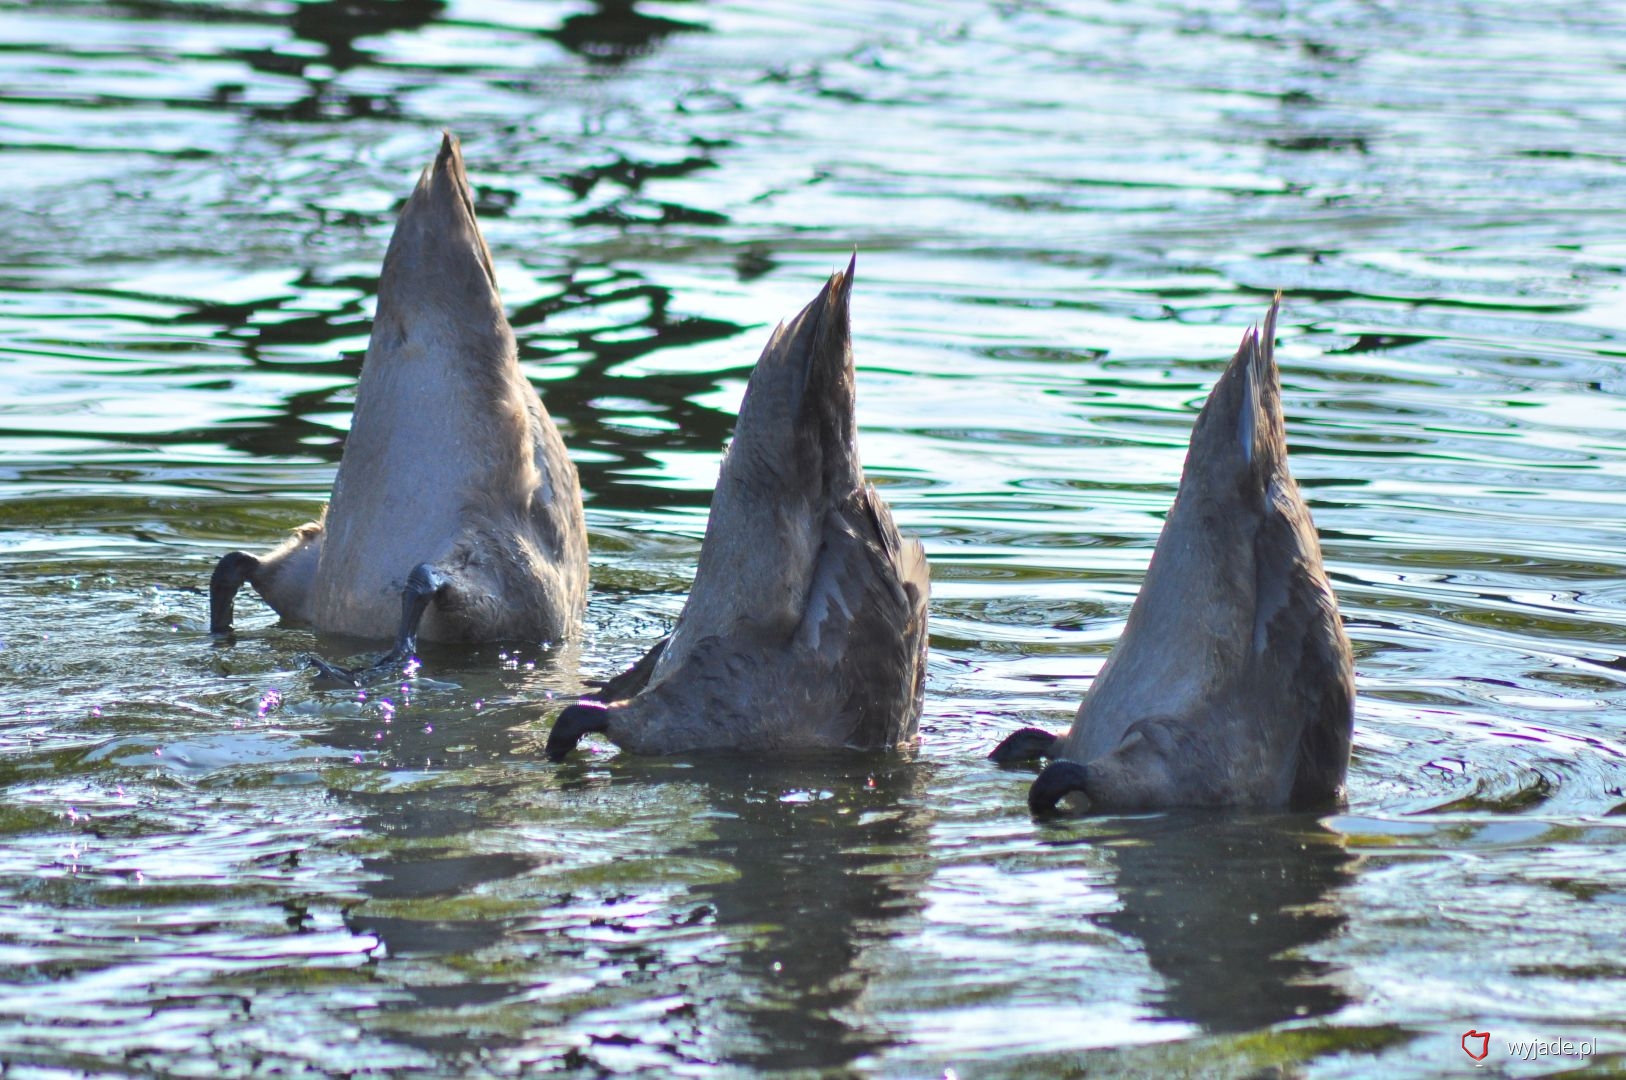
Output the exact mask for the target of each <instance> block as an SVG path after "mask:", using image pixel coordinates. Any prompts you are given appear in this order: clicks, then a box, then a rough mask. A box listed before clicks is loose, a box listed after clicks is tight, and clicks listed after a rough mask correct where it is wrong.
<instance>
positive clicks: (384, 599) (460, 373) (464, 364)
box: [211, 135, 587, 652]
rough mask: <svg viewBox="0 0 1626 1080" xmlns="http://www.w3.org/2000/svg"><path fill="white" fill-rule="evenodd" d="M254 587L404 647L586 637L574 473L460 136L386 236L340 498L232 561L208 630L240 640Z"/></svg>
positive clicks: (582, 543)
mask: <svg viewBox="0 0 1626 1080" xmlns="http://www.w3.org/2000/svg"><path fill="white" fill-rule="evenodd" d="M234 579H235V581H234ZM244 581H246V582H247V583H249V584H252V585H253V586H254V587H255V589H256V591H258V592H259V593H260V594H261V596H262V597H264V599H265V600H266V602H267V603H269V604H270V605H271V607H272V608H273V609H275V610H276V611H277V612H278V614H280V615H282V616H283V617H284V618H285V619H287V620H288V621H290V622H297V623H304V624H309V625H311V626H314V627H316V628H317V629H319V630H324V631H329V632H334V633H342V634H348V635H352V636H356V637H370V638H384V637H389V636H391V635H395V636H396V638H397V651H398V652H400V651H402V646H405V645H411V644H415V640H416V638H417V637H420V636H421V637H422V638H424V639H428V640H435V641H451V642H475V641H492V640H510V639H513V640H518V639H546V640H553V641H557V640H559V639H561V638H563V637H565V636H567V635H569V634H570V633H572V632H573V631H574V630H575V628H576V627H577V625H578V624H579V621H580V617H581V611H582V608H583V606H584V604H585V601H586V590H587V534H586V526H585V523H584V520H583V514H582V501H581V490H580V486H579V483H578V480H577V476H576V469H575V466H574V465H573V464H572V463H571V461H570V459H569V458H568V456H567V455H566V452H565V447H564V442H563V440H562V439H561V438H560V436H559V433H558V430H557V429H556V428H555V427H554V425H553V422H552V420H551V418H550V417H549V416H548V413H547V410H546V408H545V407H544V406H543V405H542V402H541V399H540V398H539V397H538V396H537V394H536V391H535V389H534V388H533V387H532V386H531V385H530V383H529V381H528V380H527V379H526V378H525V376H524V374H523V372H522V371H521V370H520V367H519V362H518V353H517V348H516V345H515V341H514V334H513V330H512V328H511V327H510V326H509V324H508V320H507V318H506V316H505V315H504V314H503V309H502V300H501V297H500V295H499V293H498V291H497V284H496V274H495V271H494V269H493V267H492V262H491V254H490V251H489V250H488V249H487V247H486V244H485V240H484V239H483V237H482V236H481V235H480V230H479V226H478V224H477V223H476V221H475V217H474V202H473V196H472V193H471V192H470V189H469V185H468V178H467V176H466V174H465V172H464V168H463V160H462V155H461V152H460V150H459V147H458V145H457V142H456V140H455V139H453V138H452V137H451V136H450V135H447V136H446V137H445V139H444V140H443V142H442V145H441V149H440V153H439V155H438V156H437V157H436V159H435V162H434V164H433V165H431V166H430V167H429V168H428V169H426V170H425V171H424V174H423V176H422V178H421V179H420V180H419V182H418V186H417V189H416V190H415V191H414V192H413V194H412V196H411V198H410V199H409V200H408V202H407V204H406V207H405V208H404V209H403V210H402V212H401V217H400V219H399V221H398V222H397V224H396V228H395V233H394V236H393V237H392V238H391V240H390V246H389V251H388V253H387V254H386V256H385V259H384V268H383V272H382V274H381V276H380V279H379V294H378V310H377V314H376V316H375V318H374V321H373V330H372V337H371V339H370V341H369V343H368V347H367V355H366V358H365V360H364V361H363V365H362V373H361V379H360V382H359V384H358V386H357V389H356V405H355V414H354V417H353V420H352V423H351V428H350V433H349V435H348V436H347V438H346V440H345V447H344V455H343V458H342V460H341V461H340V464H339V471H338V476H337V478H336V479H335V481H334V487H333V497H332V500H331V501H330V503H329V505H328V507H327V510H326V512H325V513H324V515H323V517H322V519H321V520H320V521H317V522H314V523H311V524H309V525H304V526H301V527H300V528H299V529H297V530H295V532H294V534H293V535H292V536H290V537H289V539H288V540H287V541H286V542H285V543H284V544H283V545H282V546H281V547H279V548H277V549H276V550H275V551H273V552H271V553H270V554H269V555H266V556H264V557H261V558H258V559H255V558H254V557H252V556H247V555H244V554H243V553H241V552H234V553H232V554H231V555H228V556H226V557H225V558H224V559H222V560H221V565H220V567H218V568H217V570H216V573H215V581H214V582H213V583H212V587H211V629H212V630H214V631H216V632H220V631H223V630H228V629H230V624H231V597H232V595H233V594H234V593H235V591H236V587H237V586H239V585H241V584H242V583H243V582H244ZM403 639H405V640H403Z"/></svg>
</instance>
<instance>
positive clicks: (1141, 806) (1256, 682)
mask: <svg viewBox="0 0 1626 1080" xmlns="http://www.w3.org/2000/svg"><path fill="white" fill-rule="evenodd" d="M1280 306H1281V294H1280V293H1277V294H1276V297H1275V299H1274V300H1273V301H1272V303H1271V305H1270V310H1269V312H1268V314H1267V315H1266V316H1265V321H1264V329H1263V331H1262V332H1261V331H1260V329H1259V327H1258V326H1257V325H1256V326H1253V327H1250V328H1249V330H1248V331H1247V333H1246V334H1244V336H1243V338H1242V344H1241V346H1240V347H1239V348H1238V349H1237V352H1236V355H1235V356H1234V357H1232V359H1231V360H1230V362H1229V363H1228V364H1227V365H1226V368H1225V370H1224V372H1223V373H1222V374H1221V375H1220V378H1219V381H1218V382H1216V383H1215V384H1214V387H1213V389H1212V391H1211V392H1210V393H1209V395H1208V399H1207V401H1206V402H1205V403H1204V405H1203V407H1202V410H1201V412H1200V413H1199V414H1198V416H1197V422H1196V424H1195V426H1194V427H1193V429H1192V433H1191V444H1190V448H1189V450H1188V452H1187V454H1186V460H1185V466H1184V469H1183V471H1182V474H1181V477H1180V486H1179V489H1178V491H1177V493H1176V495H1175V500H1174V505H1173V507H1172V508H1171V509H1170V511H1169V515H1168V518H1167V520H1166V521H1165V522H1164V525H1163V530H1162V532H1161V534H1160V535H1159V536H1158V540H1157V545H1156V547H1155V548H1154V549H1153V552H1152V559H1151V563H1150V564H1149V565H1148V567H1147V570H1146V578H1145V581H1144V583H1143V584H1142V586H1141V590H1140V593H1139V595H1138V596H1137V597H1136V598H1135V602H1134V604H1133V605H1132V606H1131V608H1130V610H1129V618H1128V621H1127V622H1126V623H1125V625H1124V629H1123V634H1122V636H1120V637H1119V639H1118V641H1117V644H1116V645H1115V646H1114V647H1113V649H1112V652H1111V653H1110V654H1109V655H1108V657H1107V661H1106V663H1105V665H1103V667H1102V668H1101V672H1100V674H1099V675H1098V676H1097V677H1096V679H1095V681H1094V682H1093V683H1092V684H1091V685H1090V687H1089V690H1088V691H1087V692H1086V694H1085V695H1084V699H1083V701H1082V702H1081V703H1080V705H1079V707H1078V712H1077V715H1076V716H1075V717H1074V720H1073V724H1072V727H1071V728H1070V729H1069V730H1068V731H1067V732H1066V733H1064V734H1061V735H1056V734H1054V733H1051V732H1049V731H1046V730H1044V729H1042V728H1023V729H1021V730H1019V731H1017V732H1015V733H1013V734H1012V735H1010V736H1009V737H1008V738H1006V739H1005V740H1004V741H1003V742H1001V743H1000V744H999V746H998V747H997V748H996V749H995V750H994V751H993V753H992V754H990V755H989V756H990V757H991V758H992V759H993V760H994V761H997V762H1001V763H1008V762H1015V761H1027V760H1035V759H1039V758H1048V759H1049V763H1048V764H1046V765H1045V767H1044V768H1043V769H1042V770H1041V771H1040V773H1039V775H1038V777H1037V779H1035V780H1034V782H1033V784H1032V786H1031V788H1030V789H1029V791H1028V806H1029V809H1030V810H1032V811H1033V813H1035V814H1048V813H1051V812H1053V811H1055V810H1056V808H1057V806H1058V804H1059V803H1060V802H1061V801H1062V800H1063V799H1064V798H1065V799H1067V800H1068V801H1069V803H1070V804H1071V803H1078V804H1080V805H1081V806H1082V807H1083V808H1084V809H1087V810H1125V811H1132V810H1149V809H1161V808H1167V807H1179V806H1190V807H1203V806H1208V807H1214V806H1248V807H1255V808H1261V809H1265V808H1284V807H1306V808H1307V807H1314V806H1321V805H1326V804H1329V803H1334V802H1336V801H1338V800H1339V799H1341V798H1342V796H1343V791H1344V783H1345V778H1346V775H1347V772H1348V768H1349V756H1350V745H1351V740H1352V736H1353V729H1354V703H1355V676H1354V661H1353V659H1352V655H1351V652H1350V644H1349V639H1348V637H1346V636H1345V633H1344V628H1343V622H1342V620H1341V619H1340V617H1339V612H1338V600H1337V597H1336V596H1335V595H1334V593H1333V590H1332V586H1331V583H1330V582H1329V581H1328V580H1327V573H1326V569H1325V567H1324V566H1323V565H1322V560H1321V547H1320V543H1319V541H1318V539H1317V535H1316V529H1315V524H1314V522H1313V521H1312V520H1311V517H1310V510H1309V507H1307V506H1306V505H1305V502H1304V498H1303V496H1302V495H1300V493H1299V489H1298V485H1297V484H1296V483H1295V482H1294V480H1293V476H1292V473H1291V472H1290V471H1289V470H1288V464H1287V436H1286V428H1285V423H1284V421H1283V417H1282V405H1281V385H1280V376H1279V374H1278V371H1277V368H1276V359H1275V339H1276V318H1277V313H1278V311H1279V309H1280Z"/></svg>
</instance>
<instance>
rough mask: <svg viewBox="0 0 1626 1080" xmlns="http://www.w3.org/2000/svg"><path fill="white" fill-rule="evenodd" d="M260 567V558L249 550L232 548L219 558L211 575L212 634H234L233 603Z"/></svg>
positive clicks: (210, 623)
mask: <svg viewBox="0 0 1626 1080" xmlns="http://www.w3.org/2000/svg"><path fill="white" fill-rule="evenodd" d="M259 568H260V560H259V559H256V558H255V557H254V556H252V555H250V554H249V553H248V552H246V551H233V552H230V553H228V554H226V555H222V556H221V557H220V561H219V562H218V563H216V564H215V572H214V574H212V575H211V576H210V578H209V633H211V634H229V633H231V623H232V603H233V601H235V600H236V599H237V590H239V589H241V588H242V587H243V585H244V584H245V583H247V582H249V581H252V580H253V579H254V573H255V571H257V570H258V569H259Z"/></svg>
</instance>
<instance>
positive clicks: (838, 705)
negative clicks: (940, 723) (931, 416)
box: [791, 484, 931, 748]
mask: <svg viewBox="0 0 1626 1080" xmlns="http://www.w3.org/2000/svg"><path fill="white" fill-rule="evenodd" d="M930 592H931V577H930V572H929V569H928V567H927V564H926V555H925V551H924V549H922V547H921V546H920V542H919V541H918V540H915V539H913V538H912V537H911V538H908V539H905V538H904V537H902V536H900V535H899V533H898V529H897V526H896V525H895V524H894V523H893V520H892V514H891V511H890V510H889V509H888V508H887V505H886V503H885V502H884V501H883V500H882V499H881V497H880V495H878V494H877V493H876V491H875V489H874V488H873V487H870V486H869V485H867V484H866V485H865V486H864V487H863V488H861V489H859V490H856V491H854V492H853V493H852V495H851V497H850V498H849V499H848V500H847V501H846V502H845V503H843V504H842V505H840V506H838V507H836V508H835V509H833V510H832V511H831V512H830V513H829V514H828V515H826V517H825V521H824V529H823V538H822V544H821V548H820V552H819V558H818V562H817V563H816V565H815V568H814V571H813V578H812V582H811V585H810V587H809V589H808V594H807V602H806V605H805V607H804V610H803V616H802V621H801V624H800V625H799V626H798V627H797V632H796V636H795V637H794V638H793V639H792V642H791V653H792V656H794V657H796V658H797V660H798V666H802V667H809V666H810V667H812V668H813V671H812V673H811V675H810V677H812V678H825V679H831V680H834V681H835V682H836V684H837V685H838V687H839V690H838V692H837V699H836V700H835V701H834V702H832V703H831V705H832V707H833V708H832V715H831V716H830V717H829V718H828V722H829V723H830V724H832V725H833V726H834V728H835V730H834V731H833V734H834V735H836V737H837V738H838V739H839V741H840V742H842V743H844V744H845V745H849V746H859V747H866V748H883V747H893V746H898V745H899V744H902V743H908V742H910V741H912V740H913V739H914V737H915V732H916V730H917V728H918V726H919V721H920V711H921V706H922V701H923V696H924V692H925V672H926V642H927V636H926V607H927V600H928V598H929V596H930Z"/></svg>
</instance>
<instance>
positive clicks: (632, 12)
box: [545, 0, 707, 67]
mask: <svg viewBox="0 0 1626 1080" xmlns="http://www.w3.org/2000/svg"><path fill="white" fill-rule="evenodd" d="M706 29H707V27H706V26H705V25H704V24H702V23H693V22H684V21H682V20H680V19H669V18H666V17H664V16H661V15H648V14H645V13H644V12H642V11H639V10H638V3H637V0H598V2H597V3H595V4H594V5H593V10H592V11H590V12H585V13H583V14H580V15H571V16H569V17H567V18H566V19H565V20H564V22H562V23H560V24H559V29H557V30H555V31H553V32H551V33H549V34H546V35H545V36H546V37H550V38H552V39H553V40H555V41H557V42H558V43H559V44H561V45H563V46H564V47H565V48H567V49H569V50H570V51H571V52H573V53H576V54H577V55H578V56H582V57H585V58H586V59H587V60H589V61H590V62H592V63H595V64H603V65H605V66H609V67H615V66H618V65H621V64H624V63H626V62H627V61H628V60H632V59H634V58H636V57H640V56H647V55H649V54H650V53H652V52H654V51H655V50H656V49H657V48H658V47H659V46H660V44H661V42H662V41H664V40H666V39H667V38H668V37H670V36H671V35H673V34H692V33H696V32H699V31H703V30H706Z"/></svg>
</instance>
